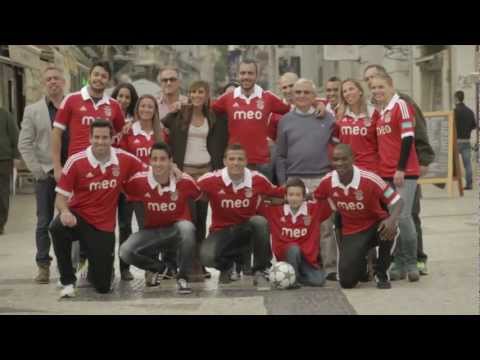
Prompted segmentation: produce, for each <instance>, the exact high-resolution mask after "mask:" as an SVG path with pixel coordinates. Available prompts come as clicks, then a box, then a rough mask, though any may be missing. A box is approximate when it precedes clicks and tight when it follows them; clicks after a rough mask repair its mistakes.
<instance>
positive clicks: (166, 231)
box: [120, 220, 195, 279]
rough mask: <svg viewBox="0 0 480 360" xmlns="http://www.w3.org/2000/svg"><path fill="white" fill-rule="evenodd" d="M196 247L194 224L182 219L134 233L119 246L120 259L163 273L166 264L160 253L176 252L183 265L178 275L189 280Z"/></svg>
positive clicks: (141, 267)
mask: <svg viewBox="0 0 480 360" xmlns="http://www.w3.org/2000/svg"><path fill="white" fill-rule="evenodd" d="M194 249H195V226H194V225H193V223H191V222H190V221H186V220H180V221H177V222H176V223H175V224H173V225H171V226H167V227H163V228H156V229H143V230H140V231H139V232H137V233H135V234H132V235H131V236H130V237H129V238H128V239H127V241H125V242H124V243H123V244H122V245H121V246H120V258H121V259H122V260H123V261H125V262H126V263H127V264H130V265H133V266H136V267H138V268H140V269H143V270H147V271H152V272H161V271H162V270H163V263H162V262H161V261H160V260H158V254H159V252H160V251H171V252H172V251H175V252H177V253H178V257H179V264H180V270H179V272H178V278H182V279H188V275H189V274H190V273H191V271H192V262H193V251H194Z"/></svg>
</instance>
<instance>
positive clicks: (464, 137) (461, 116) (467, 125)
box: [454, 90, 477, 190]
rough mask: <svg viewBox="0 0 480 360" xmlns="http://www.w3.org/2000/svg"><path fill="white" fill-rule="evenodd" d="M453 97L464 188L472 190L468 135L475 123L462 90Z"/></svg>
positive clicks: (470, 148)
mask: <svg viewBox="0 0 480 360" xmlns="http://www.w3.org/2000/svg"><path fill="white" fill-rule="evenodd" d="M454 97H455V111H454V114H455V126H456V128H457V143H458V151H459V153H460V154H461V155H462V161H463V167H464V168H465V187H464V190H472V161H471V158H470V155H471V152H472V147H471V145H470V135H471V132H472V130H474V129H475V128H476V126H477V125H476V121H475V115H474V113H473V111H472V110H471V109H470V108H469V107H468V106H466V105H465V104H464V103H463V100H464V98H465V94H464V92H463V91H462V90H459V91H456V92H455V94H454Z"/></svg>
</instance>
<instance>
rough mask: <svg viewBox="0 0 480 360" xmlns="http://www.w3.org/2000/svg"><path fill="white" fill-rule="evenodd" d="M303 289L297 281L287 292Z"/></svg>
mask: <svg viewBox="0 0 480 360" xmlns="http://www.w3.org/2000/svg"><path fill="white" fill-rule="evenodd" d="M301 287H302V284H300V283H299V282H298V281H295V282H294V283H293V284H292V285H290V286H289V287H288V288H287V290H296V289H300V288H301Z"/></svg>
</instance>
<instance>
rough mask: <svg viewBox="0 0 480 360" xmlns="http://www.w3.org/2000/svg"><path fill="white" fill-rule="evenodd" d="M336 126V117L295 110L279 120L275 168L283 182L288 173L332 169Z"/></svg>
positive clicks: (309, 173) (316, 173)
mask: <svg viewBox="0 0 480 360" xmlns="http://www.w3.org/2000/svg"><path fill="white" fill-rule="evenodd" d="M334 126H335V119H334V117H333V116H332V115H331V114H329V113H327V114H326V115H325V116H324V117H323V118H317V117H316V115H315V114H304V113H299V112H298V111H297V110H293V111H291V112H289V113H288V114H286V115H285V116H284V117H283V118H282V119H281V120H280V123H279V126H278V133H277V154H276V155H277V157H276V171H277V177H278V181H279V183H280V184H284V183H285V181H286V180H287V178H288V177H289V176H323V175H325V174H326V173H327V172H328V171H330V160H329V158H328V144H329V143H330V139H331V136H332V132H333V129H334Z"/></svg>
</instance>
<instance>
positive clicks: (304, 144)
mask: <svg viewBox="0 0 480 360" xmlns="http://www.w3.org/2000/svg"><path fill="white" fill-rule="evenodd" d="M315 99H316V89H315V85H314V83H313V82H312V81H311V80H307V79H299V80H298V81H297V82H295V85H294V86H293V101H294V105H295V108H294V110H292V111H291V112H289V113H288V114H286V115H285V116H283V117H282V119H281V120H280V123H279V126H278V134H277V158H276V171H277V178H278V182H279V184H280V185H283V184H285V183H286V181H287V180H288V179H289V178H292V177H299V178H300V179H302V180H303V182H304V183H305V185H306V187H307V190H308V192H313V191H314V190H315V189H316V188H317V187H318V185H319V183H320V180H321V179H322V177H323V176H325V175H326V174H327V173H328V172H329V171H330V170H331V166H330V159H329V157H328V146H329V144H330V142H331V137H332V132H333V129H334V126H335V118H334V116H333V115H332V114H330V113H328V112H327V113H326V114H325V116H323V117H322V118H319V117H318V116H317V114H316V113H315V110H316V109H315ZM331 227H332V222H331V220H330V219H329V220H326V221H325V222H323V223H322V229H321V233H322V234H321V243H320V250H321V257H322V264H323V266H324V268H325V270H326V271H327V272H333V271H335V267H336V258H337V256H336V246H335V243H334V241H333V237H332V236H331Z"/></svg>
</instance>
